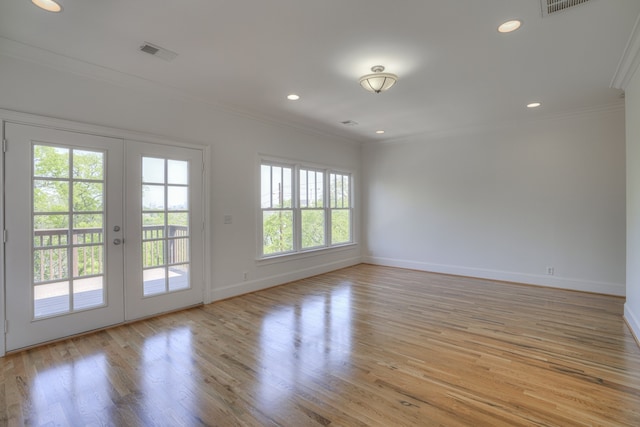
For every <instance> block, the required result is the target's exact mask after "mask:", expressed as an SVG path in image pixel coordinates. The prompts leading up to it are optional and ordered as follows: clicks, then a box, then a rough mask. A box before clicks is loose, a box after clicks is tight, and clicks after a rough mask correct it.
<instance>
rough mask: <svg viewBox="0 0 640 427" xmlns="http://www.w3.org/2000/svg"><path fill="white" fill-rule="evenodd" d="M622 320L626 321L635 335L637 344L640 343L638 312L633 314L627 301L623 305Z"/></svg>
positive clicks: (639, 315) (639, 316)
mask: <svg viewBox="0 0 640 427" xmlns="http://www.w3.org/2000/svg"><path fill="white" fill-rule="evenodd" d="M624 320H626V321H627V325H629V328H630V329H631V333H632V334H633V335H634V336H635V338H636V342H637V343H638V345H640V313H638V315H636V314H634V312H633V310H631V307H630V306H629V302H627V303H625V305H624Z"/></svg>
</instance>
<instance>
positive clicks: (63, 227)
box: [33, 215, 69, 248]
mask: <svg viewBox="0 0 640 427" xmlns="http://www.w3.org/2000/svg"><path fill="white" fill-rule="evenodd" d="M68 239H69V215H34V216H33V246H34V248H39V247H44V246H60V245H66V244H67V243H68V241H69V240H68Z"/></svg>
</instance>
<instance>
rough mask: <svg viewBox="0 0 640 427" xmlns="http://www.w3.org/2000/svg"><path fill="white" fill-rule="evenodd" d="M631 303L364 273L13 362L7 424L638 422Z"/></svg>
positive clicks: (638, 371) (6, 371)
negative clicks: (626, 307)
mask: <svg viewBox="0 0 640 427" xmlns="http://www.w3.org/2000/svg"><path fill="white" fill-rule="evenodd" d="M623 302H624V301H623V300H622V299H620V298H615V297H607V296H602V295H593V294H583V293H578V292H570V291H562V290H554V289H546V288H537V287H530V286H519V285H513V284H505V283H495V282H491V281H487V280H478V279H466V278H460V277H451V276H442V275H437V274H429V273H422V272H416V271H408V270H400V269H393V268H384V267H375V266H370V265H359V266H356V267H351V268H347V269H343V270H340V271H336V272H333V273H329V274H325V275H321V276H317V277H313V278H310V279H306V280H301V281H298V282H295V283H291V284H288V285H285V286H281V287H278V288H274V289H270V290H266V291H262V292H257V293H254V294H251V295H246V296H242V297H238V298H234V299H230V300H227V301H222V302H218V303H215V304H211V305H207V306H203V307H199V308H195V309H190V310H187V311H183V312H179V313H174V314H170V315H165V316H161V317H157V318H153V319H149V320H144V321H140V322H138V323H134V324H131V325H126V326H120V327H115V328H112V329H108V330H105V331H101V332H98V333H95V334H91V335H86V336H83V337H78V338H74V339H70V340H67V341H63V342H59V343H55V344H50V345H47V346H44V347H40V348H37V349H32V350H28V351H24V352H22V353H18V354H13V355H9V356H7V357H5V358H4V359H0V366H1V367H2V369H1V370H0V372H1V374H0V375H1V377H0V424H1V425H9V426H21V425H30V426H57V425H72V426H84V425H88V426H89V425H90V426H102V425H114V426H138V425H145V426H146V425H149V426H156V425H157V426H200V425H218V426H271V425H283V426H296V427H297V426H317V425H323V426H327V425H331V426H334V425H339V426H403V425H410V426H411V425H419V426H431V425H434V426H435V425H444V426H503V425H504V426H521V425H522V426H574V425H577V426H583V425H584V426H587V425H588V426H594V425H602V426H640V348H638V346H637V344H636V342H635V341H634V339H633V337H632V335H631V333H630V332H629V330H628V329H627V327H626V326H625V324H624V322H623V319H622V311H623Z"/></svg>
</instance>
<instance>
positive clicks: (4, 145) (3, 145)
mask: <svg viewBox="0 0 640 427" xmlns="http://www.w3.org/2000/svg"><path fill="white" fill-rule="evenodd" d="M2 152H3V153H6V152H7V140H6V139H3V140H2Z"/></svg>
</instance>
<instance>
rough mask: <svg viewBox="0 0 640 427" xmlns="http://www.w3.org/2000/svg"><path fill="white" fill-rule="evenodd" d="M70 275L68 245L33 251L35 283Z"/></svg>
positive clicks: (64, 277)
mask: <svg viewBox="0 0 640 427" xmlns="http://www.w3.org/2000/svg"><path fill="white" fill-rule="evenodd" d="M68 277H69V271H68V260H67V246H66V245H65V246H63V247H57V248H50V249H49V248H48V249H38V250H34V251H33V283H40V282H49V281H52V280H60V279H66V278H68Z"/></svg>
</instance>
